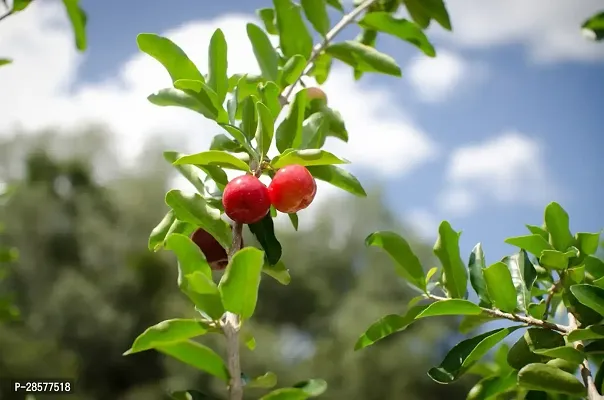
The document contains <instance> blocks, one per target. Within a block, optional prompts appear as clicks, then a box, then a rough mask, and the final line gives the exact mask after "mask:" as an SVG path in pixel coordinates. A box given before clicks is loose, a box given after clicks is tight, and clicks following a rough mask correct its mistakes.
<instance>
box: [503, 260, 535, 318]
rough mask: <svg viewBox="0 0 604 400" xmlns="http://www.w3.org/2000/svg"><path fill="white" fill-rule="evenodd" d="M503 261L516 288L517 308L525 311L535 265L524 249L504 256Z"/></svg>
mask: <svg viewBox="0 0 604 400" xmlns="http://www.w3.org/2000/svg"><path fill="white" fill-rule="evenodd" d="M503 262H504V263H505V264H507V266H508V269H509V270H510V274H511V276H512V282H513V284H514V288H515V289H516V305H517V307H518V309H519V310H521V311H526V310H527V309H528V307H529V304H530V303H531V298H532V295H531V290H532V289H533V285H534V284H535V281H536V280H537V271H536V270H535V266H534V265H533V263H532V262H531V260H530V259H529V257H528V254H527V253H526V251H524V250H520V252H518V253H517V254H514V255H513V256H507V257H504V259H503Z"/></svg>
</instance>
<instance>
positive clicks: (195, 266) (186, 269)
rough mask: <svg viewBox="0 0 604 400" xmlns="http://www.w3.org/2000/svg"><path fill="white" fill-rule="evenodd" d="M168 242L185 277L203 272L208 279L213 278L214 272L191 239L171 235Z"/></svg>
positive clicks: (179, 235)
mask: <svg viewBox="0 0 604 400" xmlns="http://www.w3.org/2000/svg"><path fill="white" fill-rule="evenodd" d="M166 241H167V246H168V247H169V249H170V250H172V251H173V252H174V254H175V255H176V257H177V258H178V262H179V263H180V265H181V269H182V271H183V274H184V276H187V275H190V274H193V273H195V272H201V273H202V274H204V275H205V276H207V277H208V278H210V279H211V278H212V270H211V269H210V266H209V265H208V262H207V261H206V258H205V256H204V255H203V253H202V252H201V250H200V248H199V247H198V246H197V245H196V244H195V243H194V242H193V241H192V240H191V239H190V238H189V237H187V236H185V235H181V234H171V235H170V236H169V237H168V238H167V239H166Z"/></svg>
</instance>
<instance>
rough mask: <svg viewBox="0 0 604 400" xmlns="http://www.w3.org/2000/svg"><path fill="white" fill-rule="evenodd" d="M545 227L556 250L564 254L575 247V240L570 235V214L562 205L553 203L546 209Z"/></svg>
mask: <svg viewBox="0 0 604 400" xmlns="http://www.w3.org/2000/svg"><path fill="white" fill-rule="evenodd" d="M545 227H546V229H547V231H548V232H549V235H550V236H549V242H550V244H551V245H552V246H554V249H556V250H559V251H562V252H564V251H566V250H567V249H568V248H569V247H570V246H572V245H573V242H574V238H573V235H572V233H570V227H569V218H568V213H567V212H566V211H565V210H564V209H563V208H562V206H561V205H560V204H558V203H556V202H551V203H549V204H548V205H547V207H545Z"/></svg>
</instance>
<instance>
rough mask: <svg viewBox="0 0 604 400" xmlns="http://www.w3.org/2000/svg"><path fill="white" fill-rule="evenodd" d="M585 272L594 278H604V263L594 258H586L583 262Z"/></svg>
mask: <svg viewBox="0 0 604 400" xmlns="http://www.w3.org/2000/svg"><path fill="white" fill-rule="evenodd" d="M583 263H584V265H585V270H586V271H587V272H589V274H590V275H591V276H593V277H594V278H596V279H598V278H602V277H604V261H602V260H600V259H599V258H597V257H594V256H587V257H585V259H584V260H583Z"/></svg>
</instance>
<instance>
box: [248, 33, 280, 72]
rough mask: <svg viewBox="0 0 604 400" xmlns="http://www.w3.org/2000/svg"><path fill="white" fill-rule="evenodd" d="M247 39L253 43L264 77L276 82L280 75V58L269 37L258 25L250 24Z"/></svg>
mask: <svg viewBox="0 0 604 400" xmlns="http://www.w3.org/2000/svg"><path fill="white" fill-rule="evenodd" d="M247 37H248V38H249V39H250V42H251V43H252V48H253V49H254V55H255V56H256V61H257V62H258V66H259V67H260V71H262V76H264V77H265V78H266V79H268V80H271V81H276V80H277V76H278V73H279V56H278V55H277V51H276V50H275V48H274V47H273V45H272V44H271V41H270V40H269V38H268V36H267V35H266V33H265V32H264V31H263V30H262V29H261V28H260V27H259V26H258V25H254V24H252V23H249V24H247Z"/></svg>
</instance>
